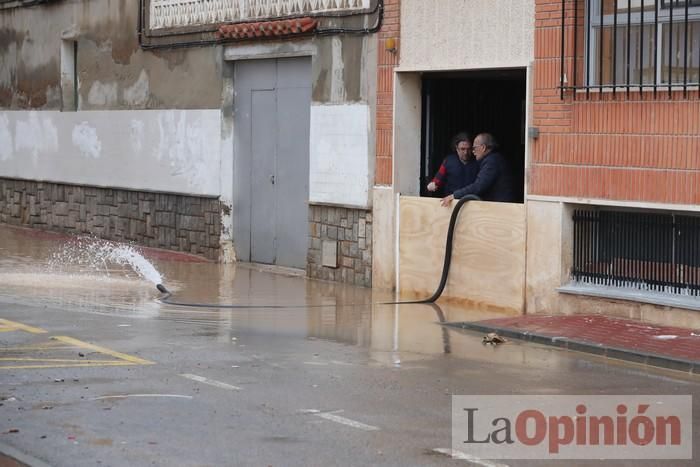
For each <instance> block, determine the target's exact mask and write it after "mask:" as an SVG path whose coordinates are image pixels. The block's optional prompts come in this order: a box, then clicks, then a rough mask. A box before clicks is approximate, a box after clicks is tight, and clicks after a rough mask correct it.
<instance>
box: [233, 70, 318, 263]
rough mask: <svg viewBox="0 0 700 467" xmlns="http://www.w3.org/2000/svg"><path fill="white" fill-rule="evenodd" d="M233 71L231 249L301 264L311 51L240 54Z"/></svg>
mask: <svg viewBox="0 0 700 467" xmlns="http://www.w3.org/2000/svg"><path fill="white" fill-rule="evenodd" d="M234 70H235V71H234V178H233V180H234V184H235V186H234V190H233V193H234V203H233V208H234V209H233V210H234V212H233V216H234V217H233V223H234V228H233V230H234V244H235V248H236V255H237V257H238V259H239V260H241V261H247V262H255V263H264V264H274V265H277V266H287V267H293V268H299V269H304V268H306V255H307V250H308V200H309V120H310V109H311V58H309V57H301V58H286V59H271V60H243V61H239V62H236V64H235V69H234Z"/></svg>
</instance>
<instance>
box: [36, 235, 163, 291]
mask: <svg viewBox="0 0 700 467" xmlns="http://www.w3.org/2000/svg"><path fill="white" fill-rule="evenodd" d="M115 266H117V267H118V266H121V267H122V268H121V269H114V268H115ZM49 267H50V269H51V270H52V271H55V272H65V271H66V270H69V272H76V271H75V269H74V268H76V267H77V268H79V269H78V271H77V272H78V273H86V272H87V273H91V274H94V273H95V272H102V273H104V274H110V273H114V272H122V273H124V274H125V275H128V274H129V271H128V270H126V269H124V267H128V268H130V269H131V271H133V272H135V273H136V274H138V275H139V276H140V277H141V278H143V279H145V280H147V281H150V282H152V283H153V284H155V285H158V284H161V283H162V282H163V278H162V276H161V275H160V273H159V272H158V270H156V268H155V267H154V266H153V264H151V262H150V261H148V260H147V259H146V258H144V257H143V255H142V254H141V253H139V252H138V250H137V249H136V248H134V247H133V246H131V245H125V244H123V243H116V242H110V241H107V240H102V239H98V238H92V237H82V238H78V239H75V240H74V241H72V242H70V243H68V244H66V245H64V247H63V249H62V250H61V251H59V252H57V253H55V254H54V255H53V256H52V257H51V259H50V261H49Z"/></svg>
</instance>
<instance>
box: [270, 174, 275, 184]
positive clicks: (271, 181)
mask: <svg viewBox="0 0 700 467" xmlns="http://www.w3.org/2000/svg"><path fill="white" fill-rule="evenodd" d="M270 183H272V184H273V185H274V184H275V176H274V175H270Z"/></svg>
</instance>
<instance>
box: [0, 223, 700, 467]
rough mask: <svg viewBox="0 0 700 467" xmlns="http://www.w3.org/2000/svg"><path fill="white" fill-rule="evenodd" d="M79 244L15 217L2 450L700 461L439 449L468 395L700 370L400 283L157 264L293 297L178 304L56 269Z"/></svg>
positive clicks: (217, 296) (245, 291) (695, 381)
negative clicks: (484, 338) (393, 287)
mask: <svg viewBox="0 0 700 467" xmlns="http://www.w3.org/2000/svg"><path fill="white" fill-rule="evenodd" d="M62 242H63V240H60V239H59V240H56V239H51V238H43V237H40V238H36V237H34V238H32V237H28V236H27V235H21V234H17V232H15V231H7V230H4V231H3V230H0V318H1V319H4V320H6V321H3V322H0V331H3V332H0V350H2V353H3V355H2V360H1V363H2V365H0V399H2V401H1V403H2V405H1V406H0V433H2V434H0V447H1V446H10V447H11V448H14V449H16V450H19V451H21V452H24V453H26V454H28V455H29V456H30V457H31V458H34V459H37V460H40V461H43V462H46V463H48V464H50V465H56V466H96V465H100V466H132V465H133V466H150V465H162V466H175V465H177V466H205V465H217V466H218V465H250V466H267V465H272V466H287V465H299V466H302V465H304V466H317V465H318V466H326V465H401V466H407V465H462V466H464V465H510V466H535V465H562V466H564V465H567V466H569V465H603V464H604V465H635V466H637V465H642V466H645V465H649V466H651V465H673V466H676V465H697V463H695V462H693V461H686V462H680V461H668V462H663V461H609V462H601V461H559V462H552V461H547V462H545V461H518V460H500V461H491V462H490V463H489V462H488V461H483V460H481V461H474V462H470V461H465V460H458V459H451V458H449V457H447V456H445V455H443V454H440V453H438V452H437V451H436V449H448V448H450V444H451V438H450V436H451V432H450V430H451V424H450V404H451V396H452V395H453V394H506V395H510V394H514V395H517V394H534V395H550V394H591V395H593V394H691V395H698V394H700V392H699V389H700V378H698V377H694V376H690V375H685V374H682V373H678V372H673V371H662V370H658V369H651V368H647V367H641V366H635V365H632V364H627V363H622V362H615V361H612V360H606V359H601V358H599V357H594V356H589V355H586V354H580V353H575V352H569V351H565V350H561V349H555V348H549V347H544V346H539V345H534V344H523V343H519V342H508V343H507V344H504V345H502V346H498V347H490V346H483V345H482V344H481V336H480V335H478V334H474V333H469V332H463V331H459V330H454V329H449V328H445V327H443V326H441V325H440V324H439V322H440V321H459V320H465V319H470V318H474V319H476V318H483V317H484V316H486V315H489V313H490V312H488V311H484V310H464V309H460V308H456V307H444V308H443V309H435V308H432V307H429V306H426V305H410V306H400V307H399V306H387V305H371V303H375V302H378V301H381V300H382V299H385V298H386V296H385V295H381V294H376V293H374V294H373V293H372V292H371V291H369V290H366V289H358V288H352V287H342V286H337V285H333V284H326V283H320V282H311V281H307V280H304V279H303V278H300V277H289V276H284V275H279V274H272V273H269V272H265V271H259V270H256V269H254V268H250V267H241V266H239V267H238V268H233V267H223V266H218V265H213V264H208V263H183V262H172V261H166V260H153V263H154V264H155V265H156V267H157V269H158V270H159V271H160V272H161V273H163V274H164V277H165V279H164V280H165V282H166V284H168V285H169V287H170V288H171V289H173V290H175V291H176V296H177V298H178V299H183V300H187V301H209V302H211V301H217V302H221V303H224V302H226V303H228V302H237V303H256V304H277V305H287V306H290V307H289V308H280V309H255V310H219V309H208V308H201V309H187V308H176V307H171V306H167V305H162V304H159V303H157V302H156V301H155V298H157V297H158V293H157V291H156V290H155V288H154V287H153V285H152V284H149V283H148V282H146V281H144V280H141V279H139V278H138V277H136V276H135V275H134V274H132V273H130V272H129V271H128V270H127V271H123V270H118V268H117V269H114V270H110V272H109V274H106V275H105V274H97V273H95V272H91V271H85V270H83V271H78V270H77V269H75V270H71V271H66V270H61V271H57V270H55V268H52V267H48V266H47V265H49V264H50V263H51V260H50V257H51V255H52V254H53V253H52V252H55V250H56V249H57V248H59V246H60V245H61V243H62ZM64 262H66V260H65V257H64ZM348 303H354V304H364V305H360V306H353V307H342V306H338V305H340V304H348ZM295 305H299V307H298V308H297V307H292V306H295ZM318 305H328V306H327V307H325V308H322V307H318ZM21 325H25V326H21ZM27 326H30V327H27ZM42 331H45V332H42ZM96 346H98V347H96ZM698 399H699V398H695V400H694V404H693V405H694V413H695V414H696V415H695V419H694V421H695V425H696V426H698V424H697V422H698V416H697V414H698V413H700V412H699V411H698V403H699V401H698ZM15 430H17V431H16V432H15ZM695 431H696V432H697V429H696V430H695ZM694 436H695V439H694V441H695V442H694V444H695V445H696V446H697V445H698V441H699V435H698V434H697V433H696V434H695V435H694Z"/></svg>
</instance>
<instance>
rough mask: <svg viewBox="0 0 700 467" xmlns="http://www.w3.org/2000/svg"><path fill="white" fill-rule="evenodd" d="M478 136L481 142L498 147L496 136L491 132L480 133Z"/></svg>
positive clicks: (487, 145)
mask: <svg viewBox="0 0 700 467" xmlns="http://www.w3.org/2000/svg"><path fill="white" fill-rule="evenodd" d="M476 137H477V138H479V139H481V144H483V145H484V146H486V147H487V148H489V149H498V141H496V138H494V137H493V135H492V134H491V133H479V134H478V135H476Z"/></svg>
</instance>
